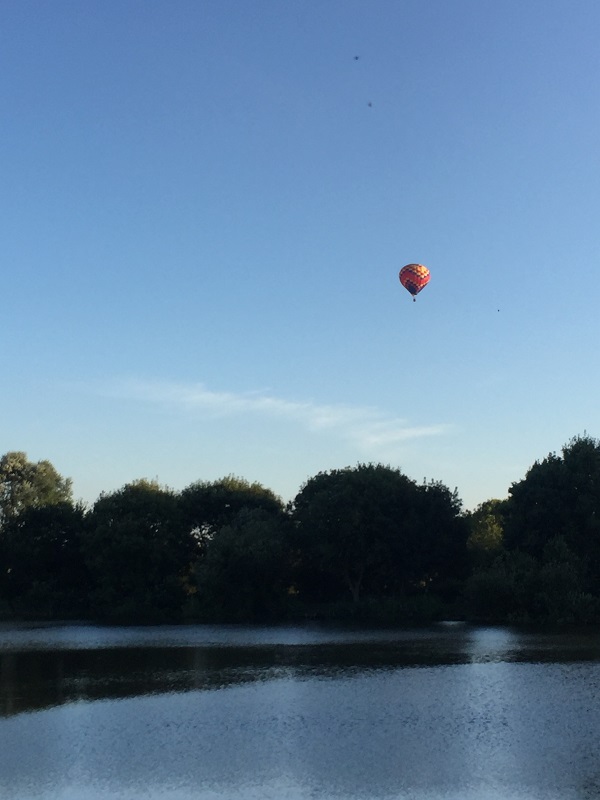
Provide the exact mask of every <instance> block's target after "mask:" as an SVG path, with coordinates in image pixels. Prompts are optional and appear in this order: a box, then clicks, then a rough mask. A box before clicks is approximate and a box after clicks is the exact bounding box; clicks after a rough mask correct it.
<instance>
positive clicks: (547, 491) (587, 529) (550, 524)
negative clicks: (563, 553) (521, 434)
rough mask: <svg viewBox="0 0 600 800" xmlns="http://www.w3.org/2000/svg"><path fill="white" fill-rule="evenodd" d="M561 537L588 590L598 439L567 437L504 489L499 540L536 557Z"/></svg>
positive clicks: (595, 531)
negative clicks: (502, 531)
mask: <svg viewBox="0 0 600 800" xmlns="http://www.w3.org/2000/svg"><path fill="white" fill-rule="evenodd" d="M557 537H558V538H562V539H563V540H564V542H565V544H566V545H567V547H568V548H569V549H570V550H571V551H572V552H573V553H574V554H575V555H576V556H577V557H578V558H579V559H580V563H585V565H586V566H585V569H586V572H587V576H588V579H589V586H590V588H591V589H592V590H593V591H595V592H597V591H598V589H597V587H598V585H599V584H600V441H599V440H597V439H593V438H592V437H590V436H587V435H584V436H577V437H574V438H573V439H571V441H570V442H568V443H567V444H566V445H565V446H564V447H563V448H562V452H561V454H560V455H557V454H556V453H550V454H549V455H548V456H547V457H546V458H545V459H544V460H543V461H539V462H538V461H536V462H535V464H534V465H533V466H532V467H531V468H530V469H529V470H528V472H527V474H526V475H525V478H524V479H523V480H521V481H519V482H517V483H513V485H512V486H511V487H510V489H509V498H508V501H507V504H506V525H505V534H504V538H505V543H506V546H507V547H508V548H509V549H516V548H518V549H520V550H521V551H523V552H525V553H528V554H530V555H532V556H534V557H535V558H536V559H538V560H541V559H542V557H543V554H544V550H545V548H546V545H547V543H548V542H549V541H551V540H552V539H555V538H557Z"/></svg>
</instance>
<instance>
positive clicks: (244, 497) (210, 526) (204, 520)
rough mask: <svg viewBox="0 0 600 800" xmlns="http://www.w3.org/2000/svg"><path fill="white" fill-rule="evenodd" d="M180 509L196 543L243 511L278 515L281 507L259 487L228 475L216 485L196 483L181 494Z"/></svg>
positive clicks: (267, 492) (268, 491)
mask: <svg viewBox="0 0 600 800" xmlns="http://www.w3.org/2000/svg"><path fill="white" fill-rule="evenodd" d="M180 503H181V509H182V513H183V517H184V519H185V521H186V524H187V525H189V526H190V529H191V530H193V531H195V534H196V535H197V536H198V538H199V539H201V540H204V539H206V538H210V537H211V536H213V535H214V533H216V531H218V530H219V529H220V528H222V527H223V526H224V525H228V524H230V523H231V522H232V521H233V520H234V519H235V518H236V517H237V515H238V514H239V513H240V511H243V510H247V511H251V510H258V509H260V510H263V511H267V512H270V513H275V514H277V513H280V512H281V511H282V510H283V503H282V501H281V499H280V498H279V497H277V495H275V494H274V493H273V492H272V491H271V490H270V489H267V488H265V487H264V486H263V485H262V484H261V483H257V482H254V483H250V482H249V481H247V480H245V479H244V478H238V477H236V476H234V475H228V476H227V477H225V478H220V479H219V480H216V481H197V482H196V483H192V484H191V485H190V486H188V487H187V488H185V489H184V490H183V491H182V492H181V499H180Z"/></svg>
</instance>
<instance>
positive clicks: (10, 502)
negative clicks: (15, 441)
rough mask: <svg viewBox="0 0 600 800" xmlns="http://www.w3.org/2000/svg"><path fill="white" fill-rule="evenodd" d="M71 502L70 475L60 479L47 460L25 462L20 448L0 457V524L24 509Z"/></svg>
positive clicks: (25, 455) (24, 456) (60, 476)
mask: <svg viewBox="0 0 600 800" xmlns="http://www.w3.org/2000/svg"><path fill="white" fill-rule="evenodd" d="M71 502H72V487H71V480H70V478H63V477H62V475H60V474H59V473H58V472H57V471H56V469H55V468H54V467H53V466H52V464H51V463H50V461H37V462H33V461H29V460H28V459H27V454H26V453H23V452H20V451H10V452H8V453H5V454H4V455H3V456H2V457H1V458H0V524H4V522H6V521H7V520H9V519H12V518H13V517H16V516H17V515H18V514H19V513H20V512H21V511H23V509H25V508H32V507H33V508H39V507H41V506H49V505H58V504H59V503H71Z"/></svg>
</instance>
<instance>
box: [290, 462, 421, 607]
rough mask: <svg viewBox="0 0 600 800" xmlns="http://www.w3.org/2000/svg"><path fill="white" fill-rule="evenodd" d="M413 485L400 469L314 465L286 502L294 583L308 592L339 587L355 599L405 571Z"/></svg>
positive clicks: (323, 595) (321, 595) (320, 593)
mask: <svg viewBox="0 0 600 800" xmlns="http://www.w3.org/2000/svg"><path fill="white" fill-rule="evenodd" d="M417 504H418V490H417V486H416V484H415V483H414V481H412V480H410V479H409V478H407V477H406V476H405V475H403V474H402V473H401V472H400V471H399V470H395V469H392V468H390V467H386V466H383V465H382V464H359V465H358V466H357V467H356V468H350V467H348V468H345V469H338V470H332V471H330V472H321V473H319V474H318V475H316V476H315V477H313V478H311V479H310V480H308V481H307V483H306V484H305V485H304V486H303V487H302V489H301V490H300V492H299V493H298V495H297V496H296V498H295V499H294V502H293V510H292V517H293V520H294V523H295V528H296V534H295V535H296V539H297V545H298V549H299V552H300V564H301V568H300V571H299V575H300V582H301V583H302V584H303V586H304V591H305V592H307V591H308V593H310V594H312V595H313V596H314V597H315V599H319V600H330V599H334V598H335V597H336V594H338V593H339V591H340V588H341V587H345V590H346V591H349V592H350V594H351V597H352V599H353V600H354V601H355V602H358V600H359V599H360V598H361V595H362V593H363V591H364V590H365V589H366V590H368V591H370V592H374V593H382V592H384V591H385V588H386V586H385V584H386V582H387V581H389V580H390V579H393V580H394V581H395V582H396V583H398V584H404V583H405V582H406V580H408V579H409V576H410V575H411V568H410V562H411V559H412V550H413V549H414V547H415V542H414V535H415V530H416V527H415V526H416V519H417V517H416V514H417Z"/></svg>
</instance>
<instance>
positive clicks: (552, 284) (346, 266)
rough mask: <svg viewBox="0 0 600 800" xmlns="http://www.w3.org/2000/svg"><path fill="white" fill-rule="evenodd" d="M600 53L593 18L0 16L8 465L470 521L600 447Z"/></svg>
mask: <svg viewBox="0 0 600 800" xmlns="http://www.w3.org/2000/svg"><path fill="white" fill-rule="evenodd" d="M599 41H600V4H598V3H597V2H595V0H575V2H574V1H573V0H568V1H567V0H560V1H558V0H527V1H526V2H523V0H504V2H502V3H497V2H493V1H492V0H452V2H448V0H394V1H392V0H343V1H342V0H335V1H334V0H318V1H317V0H248V2H246V0H243V1H242V0H143V1H142V0H102V2H100V1H99V0H98V2H91V0H90V1H84V0H52V2H46V1H44V0H4V2H3V3H2V5H1V7H0V100H1V106H2V125H1V128H0V147H1V181H2V191H1V192H0V232H1V242H2V251H1V252H2V264H3V269H2V314H1V315H0V325H1V327H2V341H3V342H4V345H3V346H2V348H0V370H1V373H2V377H3V381H2V387H3V388H2V392H1V393H0V420H1V425H0V451H1V452H6V451H8V450H24V451H26V452H27V454H28V456H29V458H30V459H32V460H38V459H44V458H47V459H49V460H50V461H52V463H53V464H54V465H55V466H56V468H57V469H58V470H59V471H60V472H61V473H62V474H63V475H66V476H69V477H71V478H72V479H73V484H74V494H75V496H76V497H77V498H81V499H83V500H85V501H86V502H93V501H94V500H95V499H96V498H97V496H98V495H99V494H100V492H102V491H112V490H114V489H117V488H120V487H121V486H122V485H123V484H125V483H127V482H129V481H131V480H134V479H137V478H142V477H147V478H152V479H158V480H159V482H160V483H161V484H166V485H168V486H171V487H172V488H174V489H182V488H184V487H185V486H187V485H189V484H190V483H192V482H193V481H196V480H215V479H217V478H220V477H222V476H224V475H227V474H235V475H239V476H241V477H244V478H246V479H248V480H250V481H254V480H256V481H260V482H261V483H263V484H264V485H265V486H268V487H269V488H271V489H273V490H274V491H275V492H277V493H278V494H280V495H281V496H282V497H283V498H284V499H285V500H288V499H292V498H293V497H294V496H295V494H296V493H297V491H298V490H299V489H300V487H301V485H302V484H303V483H304V481H306V480H307V479H308V478H310V477H311V476H313V475H315V474H316V473H318V472H319V471H322V470H329V469H334V468H339V467H344V466H354V465H356V464H357V463H359V462H370V461H373V462H382V463H385V464H390V465H392V466H394V467H399V468H401V469H402V471H403V472H404V473H405V474H407V475H408V476H409V477H411V478H414V479H415V480H417V481H419V482H420V481H421V480H422V479H423V478H427V479H436V480H440V481H442V482H443V483H445V484H446V485H447V486H449V487H450V488H454V487H456V488H457V489H458V492H459V495H460V497H461V498H462V500H463V502H464V505H465V507H466V508H473V507H474V506H476V505H477V504H478V503H480V502H482V501H483V500H486V499H489V498H491V497H505V496H506V494H507V492H508V488H509V486H510V484H511V483H512V482H514V481H518V480H520V479H521V478H522V477H523V476H524V475H525V472H526V470H527V469H528V468H529V466H531V464H532V463H533V462H534V461H535V460H536V459H541V458H544V457H545V456H546V455H547V453H548V452H550V451H554V450H559V449H560V448H561V447H562V446H563V445H564V444H565V443H566V442H567V441H568V440H569V439H570V438H571V437H572V436H574V435H577V434H581V433H583V432H584V431H585V432H587V433H588V434H590V435H592V436H599V435H600V404H599V403H598V398H599V396H600V371H599V370H598V361H599V357H598V343H599V341H600V313H599V312H598V300H599V298H600V270H599V265H600V224H599V222H600V94H599V91H598V86H599V79H600V48H599V47H598V42H599ZM355 56H359V58H358V59H356V58H355ZM409 262H419V263H423V264H426V265H427V266H428V267H429V268H430V270H431V282H430V284H429V286H427V287H426V289H424V291H423V292H422V293H421V294H420V295H419V297H418V300H417V302H416V303H413V302H412V301H411V298H410V296H409V295H408V293H407V292H405V290H403V289H402V287H401V286H400V284H399V281H398V271H399V269H400V268H401V267H402V266H403V265H404V264H406V263H409Z"/></svg>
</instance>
